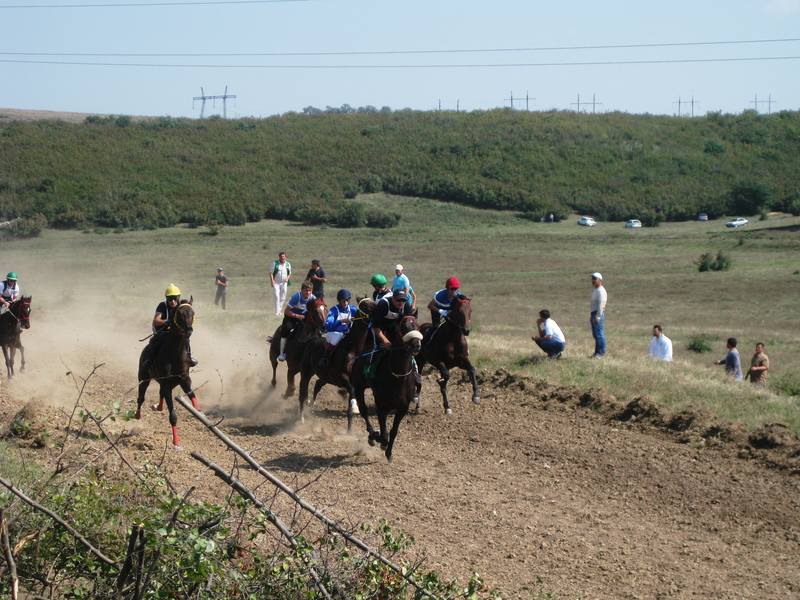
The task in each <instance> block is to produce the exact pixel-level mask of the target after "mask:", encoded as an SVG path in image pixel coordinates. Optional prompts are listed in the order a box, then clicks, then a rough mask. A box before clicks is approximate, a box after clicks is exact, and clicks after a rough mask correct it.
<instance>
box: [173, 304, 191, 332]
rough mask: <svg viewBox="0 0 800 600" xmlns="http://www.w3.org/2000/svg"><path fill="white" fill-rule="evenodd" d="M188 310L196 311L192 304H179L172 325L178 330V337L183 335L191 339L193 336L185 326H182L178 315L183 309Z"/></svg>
mask: <svg viewBox="0 0 800 600" xmlns="http://www.w3.org/2000/svg"><path fill="white" fill-rule="evenodd" d="M184 308H188V309H189V310H192V311H193V310H194V309H193V308H192V305H191V304H179V305H178V307H177V308H176V309H175V312H174V313H172V325H174V327H175V329H176V330H177V332H176V333H177V334H178V335H182V336H185V337H189V335H191V334H190V333H189V332H188V331H187V330H186V326H185V325H181V324H180V323H179V322H178V314H179V313H180V312H181V310H182V309H184Z"/></svg>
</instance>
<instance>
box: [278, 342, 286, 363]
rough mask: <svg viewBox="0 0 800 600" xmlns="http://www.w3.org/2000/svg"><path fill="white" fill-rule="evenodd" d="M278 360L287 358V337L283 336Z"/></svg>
mask: <svg viewBox="0 0 800 600" xmlns="http://www.w3.org/2000/svg"><path fill="white" fill-rule="evenodd" d="M278 360H279V361H281V362H283V361H285V360H286V338H285V337H282V338H281V351H280V354H278Z"/></svg>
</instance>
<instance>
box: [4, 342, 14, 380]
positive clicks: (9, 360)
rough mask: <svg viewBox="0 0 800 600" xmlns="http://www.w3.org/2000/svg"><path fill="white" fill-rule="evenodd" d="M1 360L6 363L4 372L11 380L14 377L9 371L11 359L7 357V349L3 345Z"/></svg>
mask: <svg viewBox="0 0 800 600" xmlns="http://www.w3.org/2000/svg"><path fill="white" fill-rule="evenodd" d="M3 360H5V362H6V371H7V372H8V378H9V379H11V378H12V377H13V376H14V373H13V371H12V370H11V358H10V357H9V348H8V346H6V345H5V344H3Z"/></svg>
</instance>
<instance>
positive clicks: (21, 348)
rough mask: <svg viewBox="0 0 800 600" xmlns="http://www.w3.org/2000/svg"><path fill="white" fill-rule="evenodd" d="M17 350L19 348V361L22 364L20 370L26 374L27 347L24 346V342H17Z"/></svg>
mask: <svg viewBox="0 0 800 600" xmlns="http://www.w3.org/2000/svg"><path fill="white" fill-rule="evenodd" d="M17 348H19V359H20V361H21V363H22V365H21V366H20V368H19V370H20V371H21V372H22V373H24V372H25V347H24V346H23V345H22V340H20V341H18V342H17Z"/></svg>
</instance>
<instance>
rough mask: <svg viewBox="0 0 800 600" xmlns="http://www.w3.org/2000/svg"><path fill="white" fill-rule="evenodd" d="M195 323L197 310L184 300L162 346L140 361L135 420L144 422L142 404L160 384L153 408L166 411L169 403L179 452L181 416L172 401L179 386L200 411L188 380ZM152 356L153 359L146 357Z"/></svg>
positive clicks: (162, 340) (174, 440) (170, 416)
mask: <svg viewBox="0 0 800 600" xmlns="http://www.w3.org/2000/svg"><path fill="white" fill-rule="evenodd" d="M193 323H194V309H193V308H192V300H191V299H190V300H182V301H181V304H179V305H178V308H176V309H175V312H174V313H173V316H172V319H171V320H170V322H169V327H168V328H167V330H166V331H164V332H163V333H159V334H157V335H161V336H164V337H163V339H161V340H159V342H160V343H158V345H157V346H156V347H154V348H148V347H145V348H144V349H142V354H141V356H140V357H139V396H138V398H137V404H136V418H137V419H141V418H142V404H144V394H145V392H146V391H147V387H148V386H149V385H150V380H151V379H155V380H156V381H157V382H158V384H159V386H160V387H159V391H158V406H156V405H153V406H152V409H153V410H155V411H163V410H164V401H165V400H166V402H167V410H168V411H169V424H170V426H171V427H172V444H173V445H174V446H175V449H176V450H180V446H181V438H180V436H179V435H178V429H177V425H178V416H177V415H176V414H175V405H174V403H173V400H172V390H173V389H174V388H175V386H176V385H179V386H181V389H182V390H183V391H184V393H185V394H186V395H187V396H189V399H190V400H191V401H192V406H194V407H195V408H196V409H197V410H200V407H199V405H198V403H197V396H196V395H195V393H194V391H193V390H192V379H191V378H190V377H189V368H190V367H191V363H190V361H189V353H188V352H187V350H186V346H187V344H188V342H189V338H190V337H191V336H192V324H193ZM147 353H150V356H147Z"/></svg>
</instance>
